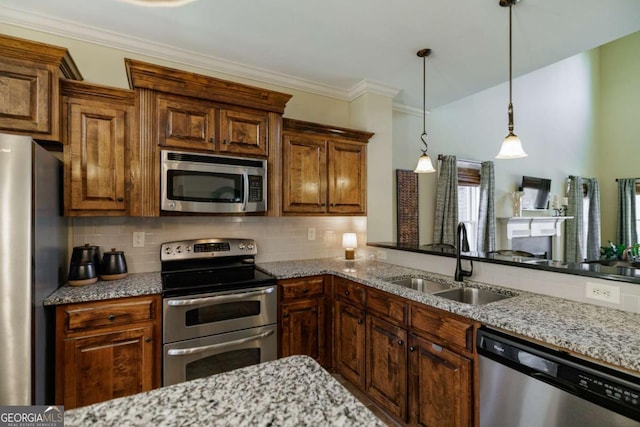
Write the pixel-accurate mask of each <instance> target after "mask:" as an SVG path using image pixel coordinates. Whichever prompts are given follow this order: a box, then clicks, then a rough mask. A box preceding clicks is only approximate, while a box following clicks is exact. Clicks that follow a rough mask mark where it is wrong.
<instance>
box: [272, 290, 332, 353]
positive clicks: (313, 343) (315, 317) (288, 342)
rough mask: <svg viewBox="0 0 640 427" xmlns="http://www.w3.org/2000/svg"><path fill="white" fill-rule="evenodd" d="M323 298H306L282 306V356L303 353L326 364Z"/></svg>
mask: <svg viewBox="0 0 640 427" xmlns="http://www.w3.org/2000/svg"><path fill="white" fill-rule="evenodd" d="M324 305H325V299H324V298H314V299H306V300H301V301H297V302H293V303H288V304H285V305H283V306H282V314H281V316H282V317H281V318H282V357H287V356H291V355H294V354H304V355H307V356H310V357H313V358H314V359H316V360H317V361H318V363H320V364H321V365H326V345H325V339H326V327H325V311H324Z"/></svg>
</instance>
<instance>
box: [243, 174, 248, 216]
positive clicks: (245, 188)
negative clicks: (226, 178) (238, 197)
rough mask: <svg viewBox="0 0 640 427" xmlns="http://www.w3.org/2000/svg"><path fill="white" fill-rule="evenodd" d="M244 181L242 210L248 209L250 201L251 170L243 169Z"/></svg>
mask: <svg viewBox="0 0 640 427" xmlns="http://www.w3.org/2000/svg"><path fill="white" fill-rule="evenodd" d="M242 181H243V182H244V198H243V200H242V210H243V211H246V210H247V203H248V202H249V171H247V170H246V169H244V170H243V171H242Z"/></svg>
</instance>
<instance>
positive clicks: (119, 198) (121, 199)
mask: <svg viewBox="0 0 640 427" xmlns="http://www.w3.org/2000/svg"><path fill="white" fill-rule="evenodd" d="M116 200H117V201H119V202H122V201H124V197H118V198H117V199H116Z"/></svg>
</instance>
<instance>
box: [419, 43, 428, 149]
mask: <svg viewBox="0 0 640 427" xmlns="http://www.w3.org/2000/svg"><path fill="white" fill-rule="evenodd" d="M427 55H428V54H424V55H423V56H422V135H420V139H421V140H422V143H423V144H424V150H422V154H423V155H426V154H427V150H428V148H429V147H428V146H427V138H428V135H427Z"/></svg>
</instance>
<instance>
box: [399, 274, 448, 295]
mask: <svg viewBox="0 0 640 427" xmlns="http://www.w3.org/2000/svg"><path fill="white" fill-rule="evenodd" d="M389 282H390V283H393V284H394V285H399V286H403V287H405V288H409V289H415V290H416V291H421V292H426V293H428V294H430V293H433V292H438V291H442V290H446V289H450V288H451V286H449V285H445V284H442V283H436V282H432V281H430V280H427V279H423V278H420V277H407V278H404V279H396V280H389Z"/></svg>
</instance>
